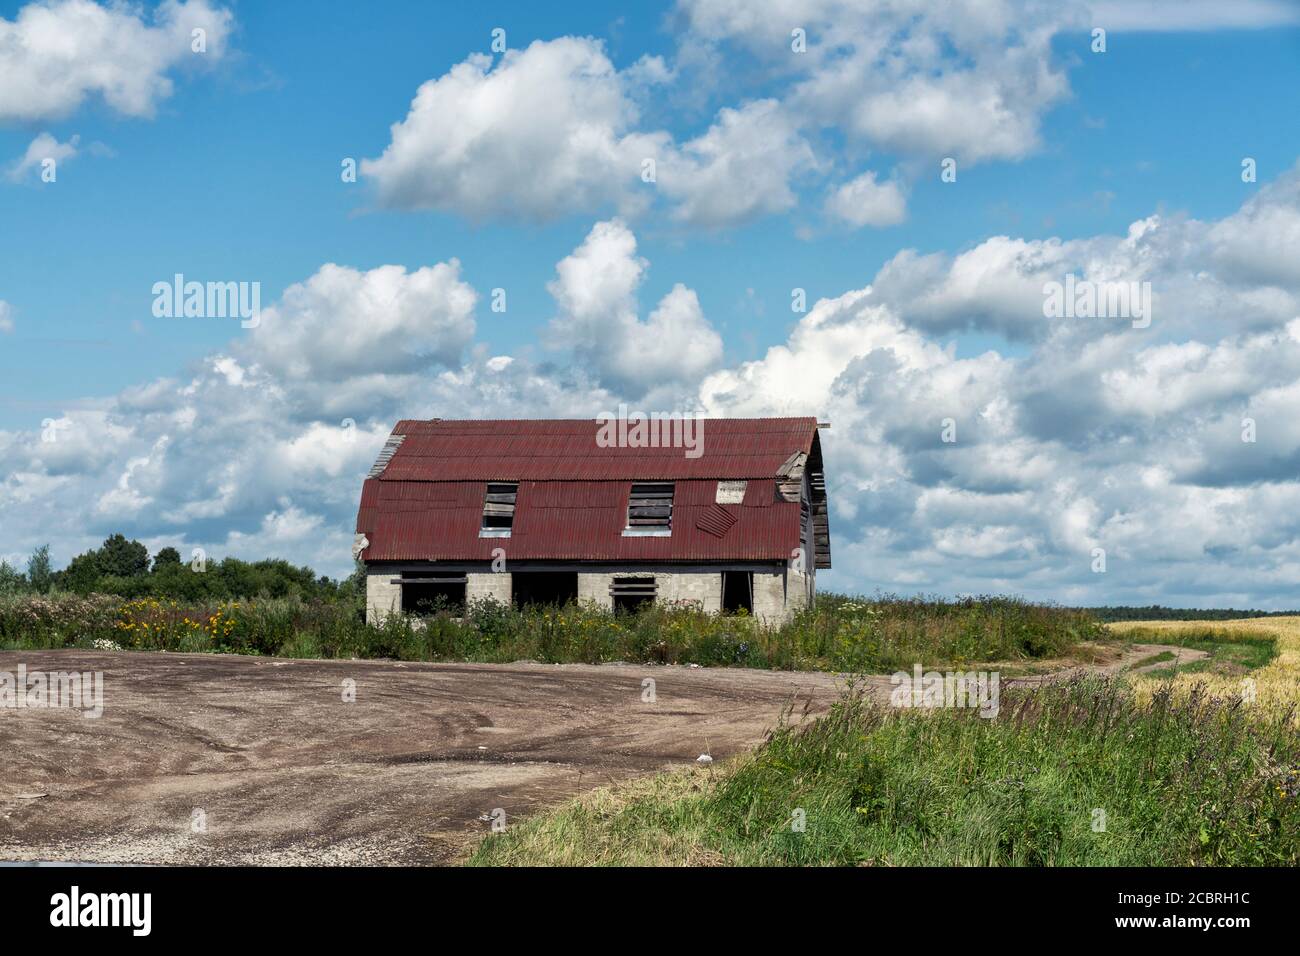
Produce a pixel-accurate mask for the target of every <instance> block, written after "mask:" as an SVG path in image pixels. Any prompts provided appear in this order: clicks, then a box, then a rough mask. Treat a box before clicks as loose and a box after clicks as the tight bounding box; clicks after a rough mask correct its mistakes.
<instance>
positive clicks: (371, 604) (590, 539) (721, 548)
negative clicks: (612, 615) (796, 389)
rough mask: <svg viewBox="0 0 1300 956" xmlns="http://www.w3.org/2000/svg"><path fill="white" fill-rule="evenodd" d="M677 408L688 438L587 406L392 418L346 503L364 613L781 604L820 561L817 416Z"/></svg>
mask: <svg viewBox="0 0 1300 956" xmlns="http://www.w3.org/2000/svg"><path fill="white" fill-rule="evenodd" d="M693 422H694V424H695V425H696V426H698V434H697V435H695V436H694V439H695V440H694V441H693V444H692V446H691V447H690V448H683V447H671V446H669V443H668V442H664V443H660V444H659V447H646V443H645V442H644V441H637V440H636V436H635V434H634V435H633V438H632V440H626V431H621V432H619V436H620V438H621V439H624V440H618V441H609V440H602V439H604V438H607V437H608V435H609V430H608V429H606V430H605V431H602V423H601V422H600V421H599V420H585V421H573V420H563V421H540V420H512V421H504V420H498V421H445V420H441V419H434V420H431V421H401V422H398V424H397V427H396V428H394V429H393V433H392V435H391V436H390V437H389V439H388V441H387V443H386V444H385V446H384V449H383V451H382V452H381V453H380V455H379V458H378V460H377V461H376V462H375V466H374V468H372V469H371V471H370V476H369V477H368V478H367V479H366V481H365V483H364V486H363V488H362V492H361V507H360V509H359V511H358V513H357V527H356V542H355V546H354V551H355V553H356V554H357V556H358V557H360V558H361V560H362V561H364V562H365V566H366V575H367V578H366V581H367V586H366V604H367V613H368V616H369V618H370V620H372V621H378V620H380V619H382V618H383V617H384V616H385V615H387V614H389V613H393V612H407V613H415V614H419V613H422V612H427V611H429V610H432V609H437V608H441V607H447V606H451V607H455V606H461V605H463V604H464V603H465V602H466V601H468V600H474V599H476V598H487V597H491V598H495V599H496V600H498V601H500V602H502V603H510V602H514V603H516V604H521V605H522V604H530V603H533V604H536V603H564V602H566V601H570V600H576V601H580V602H593V603H595V604H597V605H600V606H603V607H607V608H614V609H620V608H628V609H630V608H633V607H635V606H636V605H638V604H640V603H642V602H644V601H655V602H685V601H690V602H695V603H697V604H698V605H700V606H701V607H702V608H703V609H704V610H706V611H714V612H716V611H722V610H726V611H740V610H742V609H743V610H745V611H748V612H749V613H751V614H754V615H755V616H758V617H762V618H763V619H765V620H768V621H780V620H784V619H786V618H788V617H789V616H790V615H791V614H793V613H794V611H795V610H796V609H798V608H800V607H803V606H805V605H806V604H808V603H810V602H811V601H812V599H813V595H814V582H815V577H816V572H817V569H819V568H829V567H830V566H831V554H830V532H829V526H828V523H827V507H826V485H825V479H824V475H823V471H822V452H821V442H820V438H819V434H818V423H817V420H816V419H814V418H772V419H712V418H709V419H694V420H693ZM606 424H608V423H606ZM665 446H668V447H665Z"/></svg>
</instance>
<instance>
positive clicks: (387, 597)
mask: <svg viewBox="0 0 1300 956" xmlns="http://www.w3.org/2000/svg"><path fill="white" fill-rule="evenodd" d="M395 577H397V575H396V574H394V573H393V572H392V571H381V572H375V571H372V572H370V573H368V574H367V575H366V620H367V621H369V622H370V623H371V624H379V623H382V622H383V619H384V618H385V617H387V616H388V615H389V614H394V613H397V614H400V613H401V612H402V586H401V585H400V584H393V583H392V580H393V578H395Z"/></svg>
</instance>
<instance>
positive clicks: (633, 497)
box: [627, 481, 673, 531]
mask: <svg viewBox="0 0 1300 956" xmlns="http://www.w3.org/2000/svg"><path fill="white" fill-rule="evenodd" d="M672 523H673V484H672V482H670V481H669V482H662V481H656V482H637V483H635V484H633V485H632V493H631V494H630V495H629V496H628V500H627V527H628V530H629V531H636V530H643V531H654V530H659V529H663V530H668V529H671V528H672Z"/></svg>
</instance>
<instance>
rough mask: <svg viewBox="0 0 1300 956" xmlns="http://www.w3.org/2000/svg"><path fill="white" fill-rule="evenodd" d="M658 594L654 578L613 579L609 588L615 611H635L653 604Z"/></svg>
mask: <svg viewBox="0 0 1300 956" xmlns="http://www.w3.org/2000/svg"><path fill="white" fill-rule="evenodd" d="M658 593H659V588H658V587H657V586H656V585H655V579H654V578H614V580H613V581H612V582H611V583H610V586H609V594H610V597H612V598H613V599H614V610H615V611H635V610H636V609H637V608H639V607H640V606H641V605H643V604H653V603H654V599H655V595H656V594H658Z"/></svg>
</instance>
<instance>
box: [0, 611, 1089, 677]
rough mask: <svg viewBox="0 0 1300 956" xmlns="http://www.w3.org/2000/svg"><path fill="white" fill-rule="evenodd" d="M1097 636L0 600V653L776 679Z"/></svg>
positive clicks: (984, 625)
mask: <svg viewBox="0 0 1300 956" xmlns="http://www.w3.org/2000/svg"><path fill="white" fill-rule="evenodd" d="M1101 633H1102V629H1101V626H1100V625H1099V624H1098V623H1097V622H1095V621H1094V620H1092V618H1090V617H1089V616H1088V615H1087V614H1086V613H1084V612H1081V611H1077V610H1072V609H1069V608H1060V607H1054V606H1048V605H1040V604H1030V603H1028V602H1025V601H1021V600H1017V599H1015V598H1004V597H984V598H973V599H968V600H956V601H943V600H938V599H930V600H925V599H919V598H916V599H902V598H889V597H884V598H878V599H875V600H871V601H866V600H861V599H850V598H845V597H841V596H837V595H823V596H821V597H820V598H819V600H818V602H817V607H816V608H815V609H813V610H807V611H804V612H802V613H800V614H798V615H796V617H795V618H794V620H792V621H790V622H789V623H787V624H783V625H781V626H780V627H768V626H764V625H763V624H761V623H760V622H759V621H757V620H755V619H754V618H751V617H748V616H745V615H716V614H705V613H703V612H701V611H700V610H699V609H698V608H696V607H693V606H689V605H683V606H654V607H649V608H646V609H644V610H642V611H640V612H638V613H635V614H625V613H619V614H615V613H613V612H611V611H608V610H601V609H599V608H596V607H593V606H579V605H574V604H570V605H567V606H565V607H549V608H531V609H523V610H521V609H517V608H512V607H506V606H504V605H501V604H498V603H496V602H493V601H481V602H475V603H472V604H471V605H470V606H469V607H468V608H467V609H465V611H464V612H463V613H460V612H453V611H451V610H444V611H441V612H439V613H436V614H432V615H430V616H427V617H422V618H413V617H405V616H401V615H394V616H391V617H390V618H389V619H388V620H387V621H385V623H384V624H383V625H382V626H373V625H370V624H367V623H366V622H365V621H364V620H363V618H362V613H361V607H360V606H359V605H358V604H355V603H351V602H326V601H302V600H298V599H262V600H253V601H232V602H219V603H183V602H178V601H168V600H155V599H151V598H140V599H135V600H124V599H122V598H115V597H108V596H104V595H90V596H88V597H78V596H75V595H56V596H53V597H44V596H35V597H33V596H26V597H10V598H0V648H8V649H22V648H33V649H37V648H57V647H84V648H90V647H96V646H99V647H121V648H123V649H127V650H155V651H162V650H165V651H186V652H215V653H234V654H268V655H276V656H282V657H304V658H391V659H396V660H410V661H473V662H483V663H499V662H509V661H517V660H536V661H542V662H545V663H589V664H599V663H605V662H610V661H631V662H636V663H643V662H654V663H672V664H700V665H704V666H733V667H738V666H740V667H760V668H775V669H782V670H839V671H857V672H863V671H873V670H874V671H889V670H895V669H899V668H910V667H911V666H912V664H913V663H914V662H916V661H923V662H925V663H926V664H927V665H934V666H960V665H962V664H963V663H965V662H968V661H982V660H1004V661H1033V660H1040V659H1043V658H1051V657H1059V656H1061V655H1062V654H1065V653H1068V652H1069V651H1070V650H1071V649H1072V648H1074V647H1076V646H1077V645H1078V644H1079V643H1080V642H1082V641H1089V640H1095V639H1096V638H1097V637H1098V636H1099V635H1100V634H1101Z"/></svg>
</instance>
